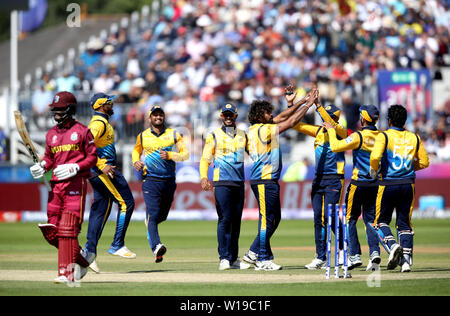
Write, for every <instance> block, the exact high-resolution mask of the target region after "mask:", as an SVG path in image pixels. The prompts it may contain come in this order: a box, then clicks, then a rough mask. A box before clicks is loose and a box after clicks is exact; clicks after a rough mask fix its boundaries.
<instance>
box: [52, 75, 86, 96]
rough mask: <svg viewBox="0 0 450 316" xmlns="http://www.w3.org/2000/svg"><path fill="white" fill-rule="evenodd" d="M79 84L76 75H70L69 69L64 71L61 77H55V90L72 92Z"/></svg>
mask: <svg viewBox="0 0 450 316" xmlns="http://www.w3.org/2000/svg"><path fill="white" fill-rule="evenodd" d="M79 84H80V82H79V79H78V78H77V77H76V76H74V75H72V74H71V73H70V72H69V71H64V73H63V75H62V77H59V78H58V79H56V90H58V91H68V92H71V93H72V92H74V91H75V88H76V87H77V86H78V85H79Z"/></svg>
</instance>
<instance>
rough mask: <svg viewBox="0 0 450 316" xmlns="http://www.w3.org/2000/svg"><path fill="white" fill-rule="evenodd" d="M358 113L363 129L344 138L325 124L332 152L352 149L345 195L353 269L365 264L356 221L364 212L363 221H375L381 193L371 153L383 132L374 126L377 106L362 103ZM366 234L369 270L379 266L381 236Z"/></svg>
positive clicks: (350, 258)
mask: <svg viewBox="0 0 450 316" xmlns="http://www.w3.org/2000/svg"><path fill="white" fill-rule="evenodd" d="M359 113H360V123H361V126H362V130H361V131H358V132H355V133H353V134H351V135H350V136H349V137H347V138H346V139H343V140H338V139H337V136H336V130H335V128H334V126H333V125H332V124H330V123H328V122H325V123H324V124H323V126H324V128H326V129H327V132H328V138H329V143H330V148H331V150H332V151H333V152H335V153H338V152H345V151H347V150H352V151H353V175H352V179H351V183H350V185H349V186H348V188H347V195H346V197H345V204H346V205H347V222H348V234H349V238H348V240H349V250H350V257H349V265H348V268H349V269H350V270H351V269H354V268H356V267H358V266H360V265H361V264H362V261H361V245H360V243H359V240H358V231H357V229H356V223H357V221H358V218H359V216H360V215H361V211H362V216H363V221H364V224H365V225H369V223H373V221H374V219H375V202H376V198H377V192H378V179H372V177H371V176H370V153H371V152H372V149H373V147H374V145H375V139H376V137H377V135H378V134H379V133H380V131H379V130H378V129H377V127H376V126H375V124H376V123H377V121H378V118H379V116H380V113H379V111H378V108H377V107H376V106H374V105H361V106H360V108H359ZM366 234H367V242H368V244H369V255H370V259H369V264H368V265H367V269H366V270H367V271H375V270H378V269H379V264H380V261H381V258H380V246H379V245H378V237H377V235H376V233H375V232H374V231H373V229H366Z"/></svg>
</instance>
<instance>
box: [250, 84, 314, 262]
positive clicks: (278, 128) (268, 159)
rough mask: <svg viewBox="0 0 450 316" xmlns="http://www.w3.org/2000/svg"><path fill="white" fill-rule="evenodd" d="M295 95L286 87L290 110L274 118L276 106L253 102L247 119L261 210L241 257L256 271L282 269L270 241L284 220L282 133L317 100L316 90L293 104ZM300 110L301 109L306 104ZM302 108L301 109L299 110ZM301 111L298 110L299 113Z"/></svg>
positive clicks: (255, 189)
mask: <svg viewBox="0 0 450 316" xmlns="http://www.w3.org/2000/svg"><path fill="white" fill-rule="evenodd" d="M295 97H296V93H293V87H292V86H288V87H287V88H286V100H287V101H288V109H286V110H284V111H283V112H281V113H280V114H279V115H277V116H276V117H273V115H272V111H273V106H272V104H270V103H269V102H268V101H265V100H256V101H253V102H252V104H251V106H250V110H249V114H248V120H249V122H250V124H251V126H250V129H249V132H248V149H249V155H250V158H251V159H252V161H253V165H252V168H251V172H250V173H251V175H250V185H251V188H252V191H253V193H254V194H255V197H256V200H257V201H258V207H259V222H258V234H257V236H256V238H255V239H254V241H253V243H252V245H251V246H250V250H249V251H248V252H247V253H246V254H245V256H244V257H243V258H242V259H243V260H244V261H246V262H247V263H252V264H254V265H255V270H266V271H272V270H280V269H281V268H282V267H281V266H280V265H278V264H276V263H274V262H273V261H272V260H273V258H274V256H273V253H272V249H271V246H270V238H271V237H272V235H273V234H274V233H275V230H276V229H277V227H278V224H279V223H280V220H281V203H280V185H279V184H278V180H279V179H280V174H281V169H282V158H281V149H280V143H279V134H281V133H283V132H284V131H286V130H288V129H289V128H292V127H294V126H295V125H296V124H298V122H300V120H301V119H302V118H303V116H305V114H306V113H307V111H308V110H309V108H310V107H311V106H312V105H313V103H314V101H315V99H316V98H317V97H318V91H317V90H315V89H313V90H312V91H311V92H309V93H308V94H307V95H306V96H305V98H303V99H302V100H300V101H298V102H297V103H295V104H294V100H295ZM303 104H304V106H302V107H301V108H300V106H301V105H303ZM299 108H300V109H299ZM297 110H298V111H297Z"/></svg>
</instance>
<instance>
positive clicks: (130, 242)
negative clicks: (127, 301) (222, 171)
mask: <svg viewBox="0 0 450 316" xmlns="http://www.w3.org/2000/svg"><path fill="white" fill-rule="evenodd" d="M114 225H115V222H109V223H108V224H107V226H106V228H105V230H104V232H103V236H102V238H101V240H100V243H99V247H98V252H99V254H98V257H97V262H98V265H99V267H100V269H101V273H100V274H94V273H93V272H92V271H89V273H88V274H87V275H86V277H85V278H84V279H83V282H82V284H81V287H79V288H69V287H67V286H65V285H55V284H53V283H52V280H53V278H55V277H56V271H57V251H56V249H55V248H53V247H51V246H49V245H48V244H47V243H46V242H45V241H44V239H43V237H42V235H41V233H40V230H39V229H38V228H37V225H36V223H2V224H0V295H1V296H9V295H14V296H18V295H19V296H21V295H32V296H34V295H44V296H47V295H148V296H168V295H170V296H297V295H302V296H303V295H368V296H373V295H450V220H448V219H445V220H444V219H442V220H438V219H421V220H415V221H414V231H415V237H414V243H415V244H414V246H415V252H414V266H413V271H412V272H411V273H400V272H399V271H398V270H396V271H387V270H386V268H385V264H386V261H387V254H386V253H385V252H384V250H382V260H383V261H382V269H381V271H380V272H379V273H378V274H376V273H369V272H366V271H365V265H366V264H367V261H368V254H367V244H366V239H365V237H364V228H363V226H362V224H361V221H360V222H359V223H358V229H359V235H360V236H359V237H360V241H361V242H362V246H363V256H362V259H363V266H362V267H360V268H357V269H355V270H353V271H352V275H353V278H352V279H346V280H344V279H340V280H335V279H331V280H325V277H324V270H320V271H309V270H306V269H304V265H305V264H307V263H309V262H310V261H311V259H312V258H313V256H314V247H313V240H314V236H313V224H312V221H288V220H283V221H282V222H281V224H280V226H279V228H278V230H277V232H276V233H275V235H274V237H273V238H272V248H273V251H274V254H275V260H274V261H275V262H276V263H278V264H281V265H282V266H283V270H281V271H273V272H268V271H254V270H253V269H250V270H242V271H241V270H229V271H218V266H219V260H218V255H217V241H216V225H217V224H216V222H214V221H167V222H165V223H163V224H161V225H160V235H161V238H162V241H163V242H164V243H165V245H166V246H167V248H168V252H167V254H166V255H165V256H164V261H163V262H162V263H159V264H156V263H154V261H153V256H152V254H151V252H150V250H149V246H148V242H147V238H146V232H145V225H144V223H143V222H131V224H130V227H129V229H128V234H127V238H126V245H127V246H128V248H129V249H131V250H133V251H134V252H136V254H137V258H136V259H133V260H130V259H122V258H118V257H114V256H111V255H109V254H107V253H106V250H107V249H108V246H109V243H110V242H111V240H112V235H113V229H114ZM86 229H87V223H85V224H84V226H83V231H82V233H81V234H80V242H81V244H82V245H84V243H85V241H86V238H85V235H86ZM256 230H257V222H256V221H244V222H243V223H242V229H241V239H240V256H242V255H243V254H244V253H245V251H247V250H248V247H249V246H250V243H251V241H252V240H253V238H254V236H255V234H256Z"/></svg>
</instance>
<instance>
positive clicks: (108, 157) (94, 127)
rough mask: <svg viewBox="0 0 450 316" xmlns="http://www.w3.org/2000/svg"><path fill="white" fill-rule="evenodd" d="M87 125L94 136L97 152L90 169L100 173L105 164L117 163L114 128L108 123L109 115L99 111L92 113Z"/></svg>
mask: <svg viewBox="0 0 450 316" xmlns="http://www.w3.org/2000/svg"><path fill="white" fill-rule="evenodd" d="M88 127H89V130H90V131H91V133H92V135H93V136H94V143H95V147H97V154H98V159H97V164H96V166H95V167H94V168H92V171H93V172H94V173H96V174H101V173H102V170H103V168H105V167H106V165H112V166H115V165H116V163H117V155H116V147H115V144H114V129H113V127H112V126H111V124H109V116H108V115H106V114H104V113H100V112H95V113H94V115H93V116H92V119H91V122H90V123H89V126H88Z"/></svg>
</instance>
